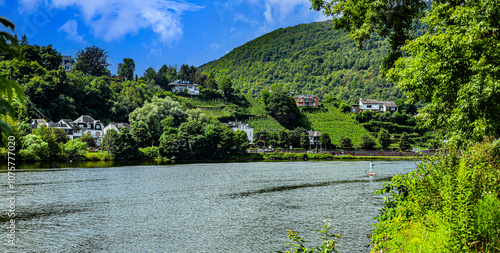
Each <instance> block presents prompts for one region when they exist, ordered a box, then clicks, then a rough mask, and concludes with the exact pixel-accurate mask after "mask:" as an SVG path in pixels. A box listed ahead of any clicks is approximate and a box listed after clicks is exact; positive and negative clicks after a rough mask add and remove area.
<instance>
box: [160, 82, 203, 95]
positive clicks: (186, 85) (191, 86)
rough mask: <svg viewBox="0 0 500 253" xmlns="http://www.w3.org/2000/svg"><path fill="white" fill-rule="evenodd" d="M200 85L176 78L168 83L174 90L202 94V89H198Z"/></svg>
mask: <svg viewBox="0 0 500 253" xmlns="http://www.w3.org/2000/svg"><path fill="white" fill-rule="evenodd" d="M199 86H200V85H199V84H195V83H193V82H191V81H189V80H176V81H174V82H171V83H169V84H168V87H170V89H171V90H172V92H174V93H176V92H179V93H180V92H185V93H186V94H188V95H195V96H198V95H200V90H199V89H198V87H199Z"/></svg>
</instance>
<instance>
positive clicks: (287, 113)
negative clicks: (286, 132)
mask: <svg viewBox="0 0 500 253" xmlns="http://www.w3.org/2000/svg"><path fill="white" fill-rule="evenodd" d="M264 101H265V103H266V107H265V109H266V111H267V112H268V113H269V115H270V116H271V117H273V118H275V119H276V120H277V121H278V122H279V123H280V124H281V125H282V126H284V127H285V128H295V127H298V126H300V125H301V122H300V121H301V115H300V112H299V108H298V107H297V104H296V103H295V100H294V99H293V98H292V97H291V96H290V94H289V93H288V92H287V91H285V90H283V89H281V87H280V86H278V87H277V88H275V89H274V90H273V91H272V92H270V94H269V97H268V98H267V99H264Z"/></svg>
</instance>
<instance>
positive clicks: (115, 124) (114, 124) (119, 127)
mask: <svg viewBox="0 0 500 253" xmlns="http://www.w3.org/2000/svg"><path fill="white" fill-rule="evenodd" d="M124 127H126V128H128V129H131V127H130V124H129V123H123V122H110V123H109V124H108V125H107V126H106V127H105V128H104V130H103V131H104V135H106V132H108V131H109V130H111V129H114V130H116V132H118V133H120V132H121V130H122V128H124Z"/></svg>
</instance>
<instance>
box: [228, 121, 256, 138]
mask: <svg viewBox="0 0 500 253" xmlns="http://www.w3.org/2000/svg"><path fill="white" fill-rule="evenodd" d="M224 125H226V126H228V127H229V128H231V129H233V131H234V132H236V131H238V130H242V131H244V132H245V133H246V134H247V137H248V141H249V142H250V144H253V127H251V126H250V125H249V124H244V123H242V122H233V121H230V122H229V123H224Z"/></svg>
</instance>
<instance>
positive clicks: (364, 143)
mask: <svg viewBox="0 0 500 253" xmlns="http://www.w3.org/2000/svg"><path fill="white" fill-rule="evenodd" d="M376 145H377V142H375V140H374V139H373V138H372V137H371V136H370V135H368V134H363V135H361V137H359V147H360V148H362V149H373V148H374V147H375V146H376Z"/></svg>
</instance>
